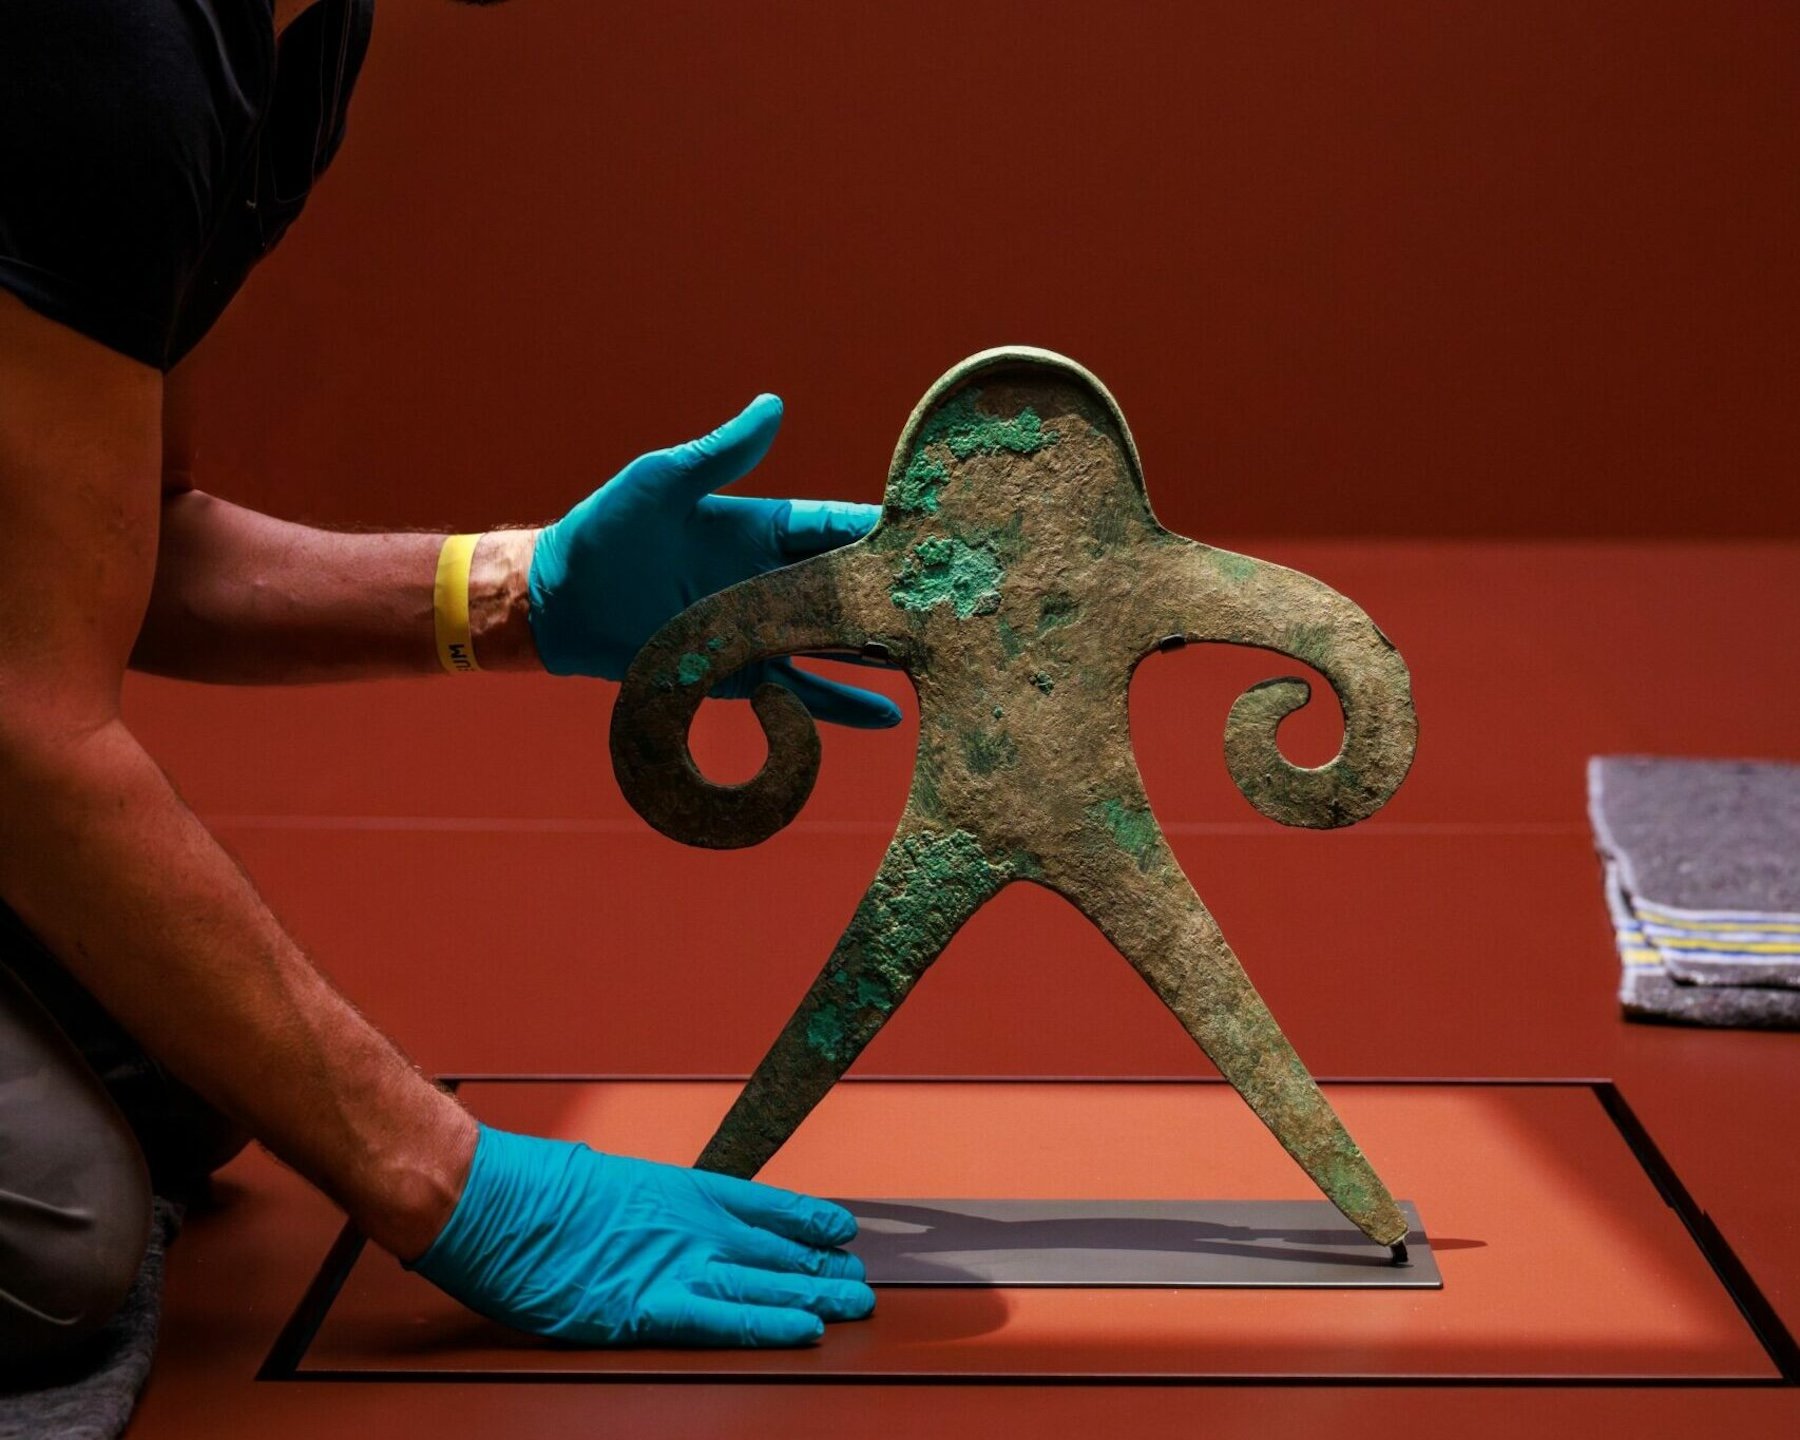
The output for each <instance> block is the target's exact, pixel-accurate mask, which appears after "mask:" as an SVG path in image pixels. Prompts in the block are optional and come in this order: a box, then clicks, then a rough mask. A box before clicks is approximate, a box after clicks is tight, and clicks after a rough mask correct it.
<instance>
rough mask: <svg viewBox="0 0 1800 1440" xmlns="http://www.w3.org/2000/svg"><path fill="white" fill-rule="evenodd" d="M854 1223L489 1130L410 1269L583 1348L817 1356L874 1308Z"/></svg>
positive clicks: (830, 1211)
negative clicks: (846, 1324) (705, 1348)
mask: <svg viewBox="0 0 1800 1440" xmlns="http://www.w3.org/2000/svg"><path fill="white" fill-rule="evenodd" d="M855 1235H856V1220H855V1217H854V1216H852V1215H851V1214H850V1212H849V1211H848V1210H845V1209H844V1208H843V1207H842V1206H839V1205H833V1204H831V1203H830V1202H829V1201H827V1200H814V1199H812V1198H811V1197H809V1196H806V1195H796V1194H794V1193H793V1192H792V1191H789V1190H777V1189H774V1188H772V1187H770V1186H768V1185H758V1184H757V1183H755V1182H754V1181H751V1180H736V1179H733V1178H731V1177H730V1176H727V1175H713V1174H709V1173H707V1172H706V1171H704V1170H684V1169H682V1168H681V1167H679V1166H676V1165H659V1164H657V1163H656V1162H654V1161H651V1160H631V1159H626V1158H624V1157H622V1156H618V1155H605V1154H601V1153H600V1152H598V1151H595V1150H590V1149H588V1147H587V1146H585V1145H572V1144H570V1143H569V1142H567V1141H565V1140H541V1139H538V1138H536V1137H535V1136H531V1135H514V1134H510V1133H509V1132H507V1131H505V1130H494V1129H490V1128H489V1127H488V1126H486V1125H483V1126H481V1127H480V1131H479V1135H478V1138H477V1139H476V1142H475V1158H474V1160H473V1162H472V1163H471V1164H470V1167H469V1178H468V1181H467V1182H466V1183H465V1184H464V1186H463V1193H462V1197H461V1199H459V1200H458V1201H457V1202H456V1208H455V1210H453V1211H452V1212H451V1214H450V1218H449V1220H448V1221H446V1222H445V1224H444V1228H443V1230H442V1231H441V1232H440V1233H439V1235H438V1237H437V1239H436V1240H434V1241H432V1242H431V1246H430V1248H429V1249H427V1250H426V1252H425V1253H424V1254H423V1255H421V1256H420V1257H419V1258H418V1259H417V1260H415V1261H413V1262H412V1265H411V1267H410V1268H412V1269H414V1270H417V1271H418V1272H419V1274H421V1275H423V1276H424V1277H425V1278H426V1279H427V1280H429V1281H431V1283H432V1284H434V1285H436V1286H437V1287H438V1288H439V1289H441V1290H443V1291H445V1292H447V1293H448V1294H450V1295H452V1296H454V1297H455V1298H456V1299H458V1300H460V1301H461V1302H462V1303H463V1304H465V1305H467V1306H468V1307H469V1308H470V1309H471V1310H477V1311H479V1312H480V1313H482V1314H483V1315H486V1316H488V1317H489V1318H490V1319H494V1320H499V1321H502V1322H503V1323H505V1324H507V1325H512V1326H514V1327H516V1328H518V1329H520V1330H529V1331H531V1332H532V1333H533V1334H537V1335H550V1336H554V1337H555V1338H557V1339H559V1340H568V1341H572V1342H575V1343H577V1344H583V1345H629V1344H656V1345H808V1344H811V1343H812V1342H813V1341H815V1340H817V1339H818V1338H819V1337H820V1336H821V1335H823V1334H824V1333H825V1324H824V1322H825V1321H827V1320H860V1319H862V1318H863V1317H864V1316H866V1315H867V1314H868V1313H869V1312H870V1311H871V1310H872V1309H874V1307H875V1292H874V1291H873V1290H871V1289H870V1288H869V1287H868V1286H867V1285H865V1284H863V1283H862V1282H863V1265H862V1261H861V1260H859V1259H857V1258H856V1256H854V1255H851V1254H848V1253H846V1252H845V1251H843V1250H838V1249H833V1248H831V1247H833V1246H838V1245H843V1244H844V1243H845V1242H847V1241H849V1240H851V1239H853V1238H854V1237H855Z"/></svg>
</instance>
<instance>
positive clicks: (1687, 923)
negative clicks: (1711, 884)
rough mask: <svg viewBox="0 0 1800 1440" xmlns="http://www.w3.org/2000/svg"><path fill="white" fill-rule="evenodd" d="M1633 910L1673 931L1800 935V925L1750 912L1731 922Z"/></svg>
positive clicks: (1651, 908)
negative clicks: (1766, 931)
mask: <svg viewBox="0 0 1800 1440" xmlns="http://www.w3.org/2000/svg"><path fill="white" fill-rule="evenodd" d="M1631 908H1632V910H1633V911H1635V912H1636V914H1637V917H1638V919H1640V920H1644V921H1648V922H1649V923H1650V924H1652V925H1666V926H1668V927H1669V929H1671V930H1700V931H1710V932H1713V933H1726V934H1733V933H1736V932H1738V931H1741V930H1769V931H1775V932H1778V933H1781V934H1787V935H1800V925H1797V924H1794V923H1793V922H1792V921H1786V922H1784V921H1780V920H1762V919H1759V918H1757V917H1755V916H1754V915H1752V914H1750V913H1749V912H1745V913H1744V914H1743V915H1742V916H1741V917H1738V918H1734V919H1731V920H1682V919H1677V918H1676V917H1675V916H1673V915H1671V914H1669V913H1668V912H1667V911H1664V910H1658V909H1656V908H1655V907H1654V906H1651V905H1642V904H1636V903H1634V904H1633V905H1632V907H1631Z"/></svg>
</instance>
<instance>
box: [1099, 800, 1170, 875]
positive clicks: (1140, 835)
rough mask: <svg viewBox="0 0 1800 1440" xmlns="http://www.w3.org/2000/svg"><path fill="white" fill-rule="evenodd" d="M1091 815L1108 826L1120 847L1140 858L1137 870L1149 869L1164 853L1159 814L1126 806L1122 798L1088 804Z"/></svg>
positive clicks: (1108, 832) (1140, 806)
mask: <svg viewBox="0 0 1800 1440" xmlns="http://www.w3.org/2000/svg"><path fill="white" fill-rule="evenodd" d="M1087 813H1088V818H1089V819H1090V820H1095V821H1098V822H1099V823H1100V824H1101V825H1102V826H1104V827H1105V829H1106V832H1107V834H1109V835H1111V836H1112V838H1113V840H1114V841H1115V842H1116V843H1117V844H1118V846H1119V848H1120V849H1121V850H1123V851H1125V853H1126V854H1128V855H1129V856H1131V858H1132V859H1134V860H1136V861H1137V864H1138V869H1140V870H1148V869H1149V868H1150V867H1151V866H1152V865H1153V864H1155V863H1156V861H1157V858H1158V857H1159V856H1160V855H1161V853H1162V847H1161V845H1160V844H1159V843H1158V834H1157V829H1156V817H1155V816H1154V815H1152V814H1151V813H1150V811H1149V809H1148V808H1147V807H1145V806H1142V805H1127V804H1126V803H1125V802H1124V801H1123V800H1102V801H1101V802H1100V803H1099V804H1098V805H1090V806H1089V807H1088V812H1087Z"/></svg>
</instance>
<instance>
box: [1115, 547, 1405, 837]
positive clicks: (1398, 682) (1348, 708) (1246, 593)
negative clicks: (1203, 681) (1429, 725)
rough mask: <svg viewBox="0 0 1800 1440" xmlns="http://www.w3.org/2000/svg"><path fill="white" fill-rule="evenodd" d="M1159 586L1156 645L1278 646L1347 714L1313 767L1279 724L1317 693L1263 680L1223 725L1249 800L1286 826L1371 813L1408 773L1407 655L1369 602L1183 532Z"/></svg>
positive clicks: (1330, 823)
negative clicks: (1281, 739) (1290, 751)
mask: <svg viewBox="0 0 1800 1440" xmlns="http://www.w3.org/2000/svg"><path fill="white" fill-rule="evenodd" d="M1164 572H1165V573H1164V574H1163V576H1162V577H1161V578H1162V579H1163V581H1164V582H1165V583H1164V584H1161V585H1158V586H1155V587H1152V588H1151V589H1149V590H1146V591H1144V592H1142V593H1145V594H1149V595H1152V596H1153V597H1154V598H1152V599H1151V600H1150V601H1149V602H1148V603H1149V606H1150V608H1151V610H1152V611H1153V612H1154V613H1153V614H1152V616H1151V617H1150V618H1152V619H1153V620H1154V621H1155V628H1156V629H1157V630H1158V631H1159V640H1158V642H1157V643H1160V644H1162V645H1165V646H1166V645H1168V644H1169V642H1170V641H1171V640H1174V639H1176V638H1177V637H1179V639H1180V640H1181V641H1223V642H1225V643H1227V644H1232V645H1255V646H1259V647H1261V648H1263V649H1268V650H1279V651H1281V652H1282V653H1284V654H1287V655H1291V656H1293V657H1294V658H1295V659H1297V660H1303V661H1305V662H1306V663H1307V664H1308V665H1310V666H1312V667H1313V668H1314V669H1315V670H1317V671H1319V673H1320V674H1322V675H1324V677H1325V678H1326V680H1328V681H1329V682H1330V684H1331V688H1332V689H1333V690H1334V691H1336V692H1337V697H1338V701H1339V703H1340V704H1341V706H1342V707H1343V712H1344V739H1343V743H1342V745H1341V746H1340V748H1339V750H1338V753H1337V755H1336V756H1334V757H1333V758H1332V759H1331V760H1330V761H1329V762H1327V763H1326V764H1324V765H1320V766H1318V767H1316V768H1311V767H1308V766H1304V765H1296V764H1294V763H1293V762H1292V761H1291V760H1289V759H1288V758H1287V757H1286V756H1284V755H1283V754H1282V753H1281V749H1280V747H1279V745H1278V744H1277V743H1276V738H1275V737H1276V732H1277V730H1279V728H1280V726H1281V722H1282V721H1283V720H1284V719H1286V718H1287V717H1288V716H1289V715H1291V714H1292V713H1293V712H1294V711H1296V710H1298V709H1299V708H1300V707H1301V706H1303V705H1305V704H1306V703H1307V701H1308V700H1309V699H1311V698H1312V687H1311V686H1309V685H1308V684H1307V682H1306V681H1304V680H1301V679H1298V678H1295V677H1292V676H1289V677H1284V678H1282V679H1278V680H1266V681H1264V682H1263V683H1262V684H1260V685H1255V686H1252V687H1251V688H1250V689H1249V690H1247V691H1245V692H1244V693H1243V694H1242V695H1240V696H1239V697H1238V699H1237V701H1236V703H1235V704H1233V705H1232V707H1231V714H1230V717H1229V718H1228V719H1227V720H1226V722H1225V764H1226V767H1227V768H1228V769H1229V770H1230V772H1231V778H1232V780H1233V781H1234V782H1236V784H1237V787H1238V789H1239V790H1241V791H1242V792H1243V794H1244V798H1245V799H1246V800H1248V801H1249V802H1250V803H1251V804H1252V805H1254V806H1255V807H1256V808H1257V809H1258V810H1259V811H1261V812H1262V813H1263V814H1264V815H1267V816H1268V817H1269V818H1270V819H1271V820H1279V821H1280V822H1281V823H1282V824H1284V825H1304V826H1309V827H1312V828H1315V829H1332V828H1334V827H1336V826H1339V825H1353V824H1355V823H1356V822H1357V821H1358V820H1363V819H1366V818H1367V817H1368V816H1370V815H1372V814H1374V813H1375V811H1377V810H1379V809H1380V808H1381V807H1382V806H1383V805H1385V804H1386V803H1387V801H1388V798H1389V797H1390V796H1391V795H1392V794H1393V793H1394V791H1395V790H1396V789H1398V788H1399V785H1400V782H1401V781H1402V780H1404V779H1405V778H1406V772H1407V770H1408V768H1409V767H1410V766H1411V764H1412V757H1413V750H1414V747H1415V746H1416V744H1417V741H1418V719H1417V716H1416V715H1415V713H1414V711H1413V702H1412V681H1411V677H1410V676H1409V675H1408V673H1407V669H1406V662H1405V661H1403V660H1402V659H1401V658H1400V652H1399V651H1398V650H1396V649H1395V648H1394V644H1393V642H1392V641H1391V640H1389V639H1388V638H1387V636H1385V635H1383V634H1382V633H1381V631H1380V630H1379V629H1378V628H1377V627H1376V625H1375V622H1374V621H1372V620H1371V619H1369V617H1368V616H1367V615H1366V614H1364V613H1363V611H1362V610H1361V608H1359V607H1358V606H1357V605H1355V604H1354V603H1352V602H1351V601H1350V600H1348V599H1346V598H1345V597H1344V596H1342V595H1340V594H1339V593H1338V592H1337V591H1335V590H1333V589H1332V588H1331V587H1330V586H1328V585H1325V584H1322V583H1321V582H1319V581H1317V580H1315V579H1313V578H1312V577H1311V576H1310V575H1303V574H1301V573H1300V572H1299V571H1296V570H1289V569H1286V568H1284V567H1283V566H1280V565H1272V564H1270V563H1268V562H1267V561H1262V560H1255V559H1251V558H1250V557H1248V556H1244V555H1234V554H1232V553H1231V552H1230V551H1226V550H1215V549H1214V548H1212V547H1211V546H1208V545H1202V544H1199V543H1197V542H1194V541H1187V542H1184V543H1182V544H1180V545H1178V546H1175V547H1172V549H1171V551H1170V552H1167V556H1166V561H1165V566H1164ZM1196 617H1198V618H1196Z"/></svg>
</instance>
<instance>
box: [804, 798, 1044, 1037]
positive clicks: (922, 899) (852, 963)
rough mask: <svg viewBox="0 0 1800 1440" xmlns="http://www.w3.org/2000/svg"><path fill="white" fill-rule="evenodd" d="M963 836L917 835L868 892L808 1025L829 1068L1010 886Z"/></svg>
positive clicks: (1008, 871) (1008, 869) (1006, 873)
mask: <svg viewBox="0 0 1800 1440" xmlns="http://www.w3.org/2000/svg"><path fill="white" fill-rule="evenodd" d="M1013 874H1014V871H1013V866H1012V863H1011V861H1010V860H1006V861H1002V862H1000V863H998V864H996V863H994V862H993V861H990V860H989V859H988V857H987V853H986V852H985V851H984V850H983V849H982V848H981V842H980V841H979V840H977V839H976V838H975V837H974V836H973V835H971V834H970V833H969V832H968V831H966V830H950V831H945V832H931V831H916V832H914V833H913V834H911V835H908V836H906V837H905V838H904V839H902V840H900V841H899V842H898V844H897V847H896V850H895V853H894V854H892V855H891V856H890V857H889V859H888V861H887V863H886V864H884V865H883V866H882V867H881V871H880V873H879V874H878V875H876V877H875V881H874V883H873V884H872V885H870V886H869V893H868V895H867V896H865V897H864V900H863V903H862V904H861V905H860V906H859V907H858V908H857V912H856V917H855V919H853V920H852V921H851V922H850V930H849V932H848V933H847V934H846V935H845V937H844V948H843V950H842V951H841V952H840V953H841V954H842V955H843V959H842V960H841V961H840V962H838V963H836V964H835V965H834V966H833V967H832V969H831V971H830V972H829V973H828V975H827V977H826V984H825V991H824V993H823V994H822V995H821V997H820V999H819V1002H818V1005H817V1008H816V1009H814V1011H813V1013H812V1014H811V1015H809V1016H808V1017H807V1021H806V1043H807V1044H808V1045H809V1046H810V1047H811V1048H812V1049H813V1050H815V1051H817V1052H818V1053H819V1054H820V1055H822V1056H824V1057H825V1058H826V1059H827V1060H829V1061H831V1062H832V1063H833V1064H840V1063H842V1062H843V1061H844V1060H846V1059H848V1058H850V1057H851V1056H852V1055H853V1054H854V1053H855V1052H856V1051H857V1050H860V1049H861V1048H862V1045H863V1044H864V1043H865V1042H866V1041H867V1039H868V1037H869V1036H870V1035H872V1034H873V1033H874V1031H875V1029H876V1027H877V1026H878V1025H879V1024H880V1020H881V1017H882V1016H885V1015H887V1014H888V1013H889V1012H891V1011H892V1010H893V1008H894V1007H895V1006H896V1005H898V1004H899V1003H900V1000H901V997H902V996H904V995H905V994H906V993H907V991H909V990H910V989H911V988H912V985H913V982H914V981H915V980H917V979H918V978H919V976H920V974H921V973H923V971H924V969H925V967H926V966H927V965H929V964H930V963H931V962H932V960H934V959H935V958H936V957H937V955H938V954H939V952H941V951H942V950H943V948H944V946H946V945H947V944H949V943H950V937H951V936H952V935H953V934H954V933H955V931H956V927H957V925H958V924H960V923H961V921H962V920H963V919H965V918H966V917H967V916H968V915H969V914H971V913H972V912H973V911H974V910H976V909H977V908H979V907H980V906H981V905H982V904H983V903H985V902H986V901H987V900H988V899H989V898H990V897H991V896H993V895H994V894H996V893H997V892H998V891H999V890H1000V888H1001V887H1002V886H1003V885H1005V884H1006V882H1007V881H1008V880H1010V879H1012V878H1013Z"/></svg>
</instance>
